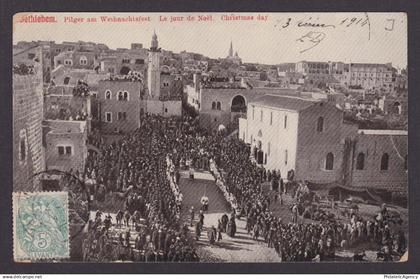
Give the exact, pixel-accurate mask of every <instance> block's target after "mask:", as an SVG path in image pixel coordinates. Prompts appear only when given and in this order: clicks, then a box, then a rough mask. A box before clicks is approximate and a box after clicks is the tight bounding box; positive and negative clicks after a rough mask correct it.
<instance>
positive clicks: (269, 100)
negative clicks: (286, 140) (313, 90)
mask: <svg viewBox="0 0 420 279" xmlns="http://www.w3.org/2000/svg"><path fill="white" fill-rule="evenodd" d="M319 102H320V101H319V100H314V99H305V98H301V97H295V96H286V95H271V94H268V95H264V96H262V97H260V98H257V99H255V100H253V101H252V102H250V104H255V105H262V106H266V107H275V108H280V109H286V110H292V111H301V110H304V109H306V108H309V107H311V106H313V105H314V104H316V103H319Z"/></svg>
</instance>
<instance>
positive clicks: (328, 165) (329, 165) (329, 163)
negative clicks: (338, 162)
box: [325, 152, 334, 170]
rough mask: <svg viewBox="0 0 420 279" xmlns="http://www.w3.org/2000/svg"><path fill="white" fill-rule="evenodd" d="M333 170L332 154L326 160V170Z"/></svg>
mask: <svg viewBox="0 0 420 279" xmlns="http://www.w3.org/2000/svg"><path fill="white" fill-rule="evenodd" d="M333 168H334V155H333V154H332V153H331V152H330V153H328V154H327V158H326V160H325V169H326V170H333Z"/></svg>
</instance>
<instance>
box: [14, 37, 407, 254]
mask: <svg viewBox="0 0 420 279" xmlns="http://www.w3.org/2000/svg"><path fill="white" fill-rule="evenodd" d="M150 37H151V42H150V43H149V42H145V43H144V44H143V43H139V42H136V43H132V44H131V48H117V49H111V48H109V47H108V46H107V45H105V44H102V43H94V42H83V41H77V42H61V43H59V42H54V41H31V42H27V41H20V42H18V43H16V44H15V45H14V46H13V121H14V122H13V185H14V186H13V189H14V191H16V192H17V191H67V192H68V194H69V210H70V212H69V219H70V234H71V237H70V239H71V243H70V245H71V249H70V253H71V254H70V261H80V262H82V261H83V262H120V261H122V262H297V261H300V262H301V261H310V262H324V261H398V260H400V259H401V257H402V256H403V255H404V254H405V253H407V247H408V209H407V204H408V139H407V138H408V77H407V69H400V68H397V67H395V66H393V65H392V63H386V64H379V63H358V62H357V61H354V62H348V63H347V62H342V61H294V62H290V61H286V62H287V63H286V62H285V63H281V64H273V65H267V64H259V63H248V62H244V61H243V60H242V59H241V56H240V53H239V50H238V49H236V46H235V42H234V41H226V56H225V57H221V58H209V57H206V56H204V55H202V54H199V53H193V52H188V51H181V52H178V53H176V52H173V51H171V50H166V49H163V48H161V46H160V44H159V39H158V33H156V32H154V33H153V34H150Z"/></svg>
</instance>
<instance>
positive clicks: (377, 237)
mask: <svg viewBox="0 0 420 279" xmlns="http://www.w3.org/2000/svg"><path fill="white" fill-rule="evenodd" d="M140 131H141V132H140ZM95 140H96V143H98V142H102V143H103V142H104V141H103V140H101V139H98V138H97V139H95ZM93 142H95V141H93ZM100 150H101V152H102V155H98V154H91V155H90V157H89V160H88V163H87V164H86V173H85V179H90V180H94V181H95V183H93V185H92V187H90V188H89V193H90V194H91V195H92V196H93V197H94V200H95V204H101V202H103V201H105V200H106V199H108V198H109V197H117V199H120V200H123V201H124V202H123V208H118V209H117V211H116V212H114V213H113V214H112V216H111V215H110V213H105V212H101V211H99V210H98V211H97V212H96V213H95V214H91V217H92V218H91V219H90V221H89V226H88V237H87V238H86V239H85V241H84V243H83V254H84V260H87V261H99V262H102V261H143V262H154V261H199V260H200V259H199V258H198V256H197V253H196V242H197V241H199V239H202V237H205V238H206V239H207V241H208V243H209V245H214V244H215V243H218V242H220V241H222V240H223V239H224V238H226V237H229V238H235V232H236V230H237V224H236V220H237V219H241V218H243V219H244V220H245V222H246V225H245V229H246V231H247V232H248V234H249V236H250V238H252V239H253V240H254V241H256V242H257V243H260V245H266V246H267V247H269V248H271V249H274V250H275V252H276V254H277V255H278V257H279V258H280V261H283V262H288V261H334V260H336V255H335V254H336V251H338V250H340V249H341V250H343V249H347V250H352V251H353V250H354V252H353V260H355V261H363V260H366V257H364V256H365V255H364V251H363V249H362V250H360V249H359V248H358V247H368V248H366V249H376V250H377V260H380V261H391V260H393V259H395V258H399V257H401V256H402V255H403V254H404V252H405V251H406V247H407V242H406V236H405V235H404V232H403V231H402V230H401V229H399V230H396V229H395V227H398V226H400V225H401V222H402V220H395V218H392V216H390V214H388V210H387V206H386V205H385V204H383V205H382V206H381V207H380V210H378V214H377V215H376V216H374V218H372V219H365V218H363V217H362V216H359V215H358V214H357V212H356V211H354V212H353V211H352V212H351V216H349V218H347V219H348V220H346V221H345V222H344V220H343V219H342V218H341V219H340V220H338V219H339V218H337V217H338V216H334V214H333V213H330V212H324V211H322V210H316V211H315V212H314V211H313V210H312V209H311V207H310V206H308V203H307V202H306V201H305V202H304V200H305V199H304V197H305V191H304V188H305V187H301V186H299V187H298V186H296V183H295V182H294V181H293V174H291V173H289V174H288V177H287V178H284V179H283V177H282V175H281V173H280V171H276V170H273V171H266V170H265V169H264V168H263V167H262V166H259V165H258V164H256V162H255V161H253V160H252V156H251V152H252V151H251V150H250V148H249V147H248V146H246V144H244V143H243V142H241V141H240V140H238V139H236V138H229V137H226V135H225V134H224V132H223V131H220V132H218V133H217V134H213V135H210V134H209V133H208V132H207V131H206V130H202V129H200V128H199V127H198V126H197V123H196V119H194V118H192V117H190V116H186V117H184V118H183V119H182V120H181V121H179V120H176V119H169V120H168V119H163V118H160V117H157V116H148V117H147V118H145V119H144V120H143V122H142V126H141V127H140V129H139V131H137V132H135V133H134V134H132V135H127V136H124V137H123V138H122V139H121V140H120V141H118V142H113V143H111V144H110V145H105V144H101V148H100ZM250 158H251V159H250ZM182 170H184V171H185V172H187V173H188V179H189V180H194V179H195V171H196V170H197V171H198V170H206V171H208V172H210V173H211V175H212V176H213V177H214V180H215V184H216V185H217V186H218V190H217V191H220V192H221V193H222V194H223V196H224V198H225V201H226V202H227V203H228V204H229V207H230V208H231V212H226V213H224V214H222V215H221V216H220V218H219V219H218V220H217V223H214V224H208V223H207V222H205V216H206V213H207V212H208V210H209V208H211V207H212V201H211V200H209V197H208V196H207V195H206V193H203V195H202V196H201V198H200V201H199V203H200V204H201V208H197V209H194V207H191V208H188V209H187V211H188V215H189V216H188V217H187V219H186V220H185V218H184V220H181V219H182V218H181V216H180V212H181V208H182V206H183V204H182V200H183V195H185V194H188V193H181V192H180V190H179V186H178V184H179V182H180V171H182ZM284 180H286V182H284ZM264 183H265V184H267V183H268V184H269V185H270V189H271V190H270V191H268V192H264V191H262V187H263V186H262V185H263V184H264ZM293 185H294V186H293ZM283 200H285V201H286V200H287V201H290V202H289V203H287V204H286V202H285V201H283ZM274 204H279V206H280V207H289V208H288V209H287V211H289V213H288V216H281V215H276V214H275V212H272V210H271V208H272V207H273V205H274ZM305 205H306V207H305V208H303V206H305ZM285 220H288V221H285ZM205 225H206V226H205ZM391 227H392V228H393V229H392V231H391ZM203 233H204V234H203ZM224 235H226V237H224ZM372 247H373V248H372ZM353 248H354V249H353Z"/></svg>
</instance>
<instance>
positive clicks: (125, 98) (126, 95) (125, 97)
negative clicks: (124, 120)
mask: <svg viewBox="0 0 420 279" xmlns="http://www.w3.org/2000/svg"><path fill="white" fill-rule="evenodd" d="M124 101H128V92H127V91H124Z"/></svg>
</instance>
